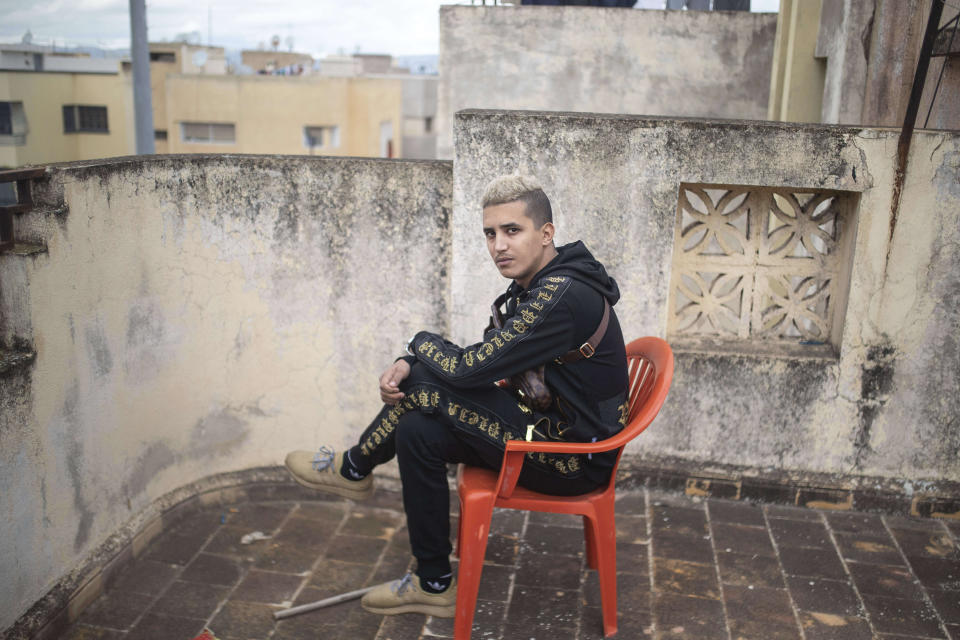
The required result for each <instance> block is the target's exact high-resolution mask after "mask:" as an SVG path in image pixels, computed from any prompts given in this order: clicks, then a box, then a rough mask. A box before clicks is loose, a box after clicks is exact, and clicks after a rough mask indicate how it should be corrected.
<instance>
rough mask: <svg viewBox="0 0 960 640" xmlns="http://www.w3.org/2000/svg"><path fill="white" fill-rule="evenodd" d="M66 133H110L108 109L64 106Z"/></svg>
mask: <svg viewBox="0 0 960 640" xmlns="http://www.w3.org/2000/svg"><path fill="white" fill-rule="evenodd" d="M63 132H64V133H109V132H110V131H109V129H108V128H107V108H106V107H91V106H87V105H78V104H65V105H63Z"/></svg>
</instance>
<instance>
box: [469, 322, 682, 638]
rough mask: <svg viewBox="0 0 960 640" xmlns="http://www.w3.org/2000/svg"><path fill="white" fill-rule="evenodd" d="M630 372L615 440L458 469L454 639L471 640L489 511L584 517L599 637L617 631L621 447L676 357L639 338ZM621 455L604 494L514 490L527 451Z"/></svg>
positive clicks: (538, 447) (662, 395)
mask: <svg viewBox="0 0 960 640" xmlns="http://www.w3.org/2000/svg"><path fill="white" fill-rule="evenodd" d="M627 361H628V364H629V367H630V368H629V372H630V395H629V402H630V413H629V418H628V420H629V421H628V423H627V425H626V427H624V429H623V430H622V431H620V433H618V434H617V435H615V436H613V437H612V438H608V439H607V440H603V441H600V442H593V443H590V442H587V443H582V442H536V441H534V442H526V441H525V440H511V441H509V442H507V446H506V452H505V454H504V457H503V465H502V466H501V468H500V473H499V475H498V474H497V473H496V472H495V471H490V470H488V469H482V468H479V467H468V466H465V465H460V469H459V474H458V491H459V494H460V529H459V533H458V535H457V555H459V556H460V568H459V570H458V573H457V612H456V618H455V620H454V636H453V637H454V638H455V640H468V639H469V638H470V629H471V627H472V625H473V611H474V606H475V605H476V601H477V592H478V591H479V589H480V574H481V572H482V571H483V557H484V554H485V553H486V550H487V534H488V533H489V531H490V517H491V516H492V515H493V508H494V507H503V508H508V509H523V510H527V511H547V512H551V513H572V514H579V515H581V516H583V532H584V538H585V543H586V549H587V563H588V564H589V566H590V568H591V569H596V570H597V572H598V574H599V578H600V596H601V599H602V601H603V634H604V637H610V636H612V635H614V634H615V633H616V632H617V530H616V526H615V524H614V500H615V497H616V494H615V491H614V485H615V483H616V476H617V466H619V464H620V455H621V454H622V453H623V446H624V445H626V444H627V443H628V442H630V441H631V440H633V439H634V438H635V437H637V435H639V434H640V432H642V431H643V430H644V429H646V428H647V426H648V425H649V424H650V423H651V422H652V421H653V419H654V418H655V417H656V415H657V413H658V412H659V411H660V407H661V406H663V402H664V400H665V399H666V397H667V391H668V390H669V388H670V382H671V380H672V379H673V352H672V351H671V350H670V345H668V344H667V343H666V342H664V341H663V340H661V339H660V338H653V337H648V338H639V339H637V340H634V341H633V342H631V343H630V344H629V345H627ZM612 449H620V453H619V454H618V455H617V462H616V465H615V466H614V468H613V473H612V474H611V476H610V482H609V484H607V486H606V487H603V488H600V489H597V490H595V491H592V492H590V493H587V494H584V495H579V496H551V495H545V494H542V493H536V492H534V491H530V490H528V489H524V488H523V487H517V480H518V478H519V477H520V469H521V468H522V466H523V460H524V458H525V456H526V454H527V452H530V451H535V452H541V451H542V452H544V453H600V452H602V451H610V450H612Z"/></svg>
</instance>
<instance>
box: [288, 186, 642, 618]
mask: <svg viewBox="0 0 960 640" xmlns="http://www.w3.org/2000/svg"><path fill="white" fill-rule="evenodd" d="M482 204H483V233H484V235H485V236H486V239H487V250H488V251H489V252H490V257H491V258H493V261H494V263H495V264H496V266H497V269H499V271H500V273H501V274H502V275H503V276H504V277H505V278H509V279H512V280H513V282H511V283H510V286H509V287H508V288H507V291H506V294H505V295H504V296H503V297H501V299H500V300H505V302H506V305H505V311H504V313H503V319H502V324H501V325H500V326H501V327H502V328H495V327H494V326H491V327H489V328H488V329H487V330H486V331H485V332H484V334H483V339H482V340H481V341H480V342H477V343H476V344H472V345H470V346H467V347H459V346H457V345H455V344H453V343H451V342H449V341H447V340H445V339H444V338H442V337H440V336H438V335H436V334H433V333H428V332H426V331H421V332H420V333H418V334H416V336H414V337H413V339H412V340H411V341H410V342H409V344H408V345H407V351H408V353H409V354H410V355H406V356H403V357H402V358H400V359H398V360H397V361H396V362H394V363H393V365H392V366H390V368H388V369H387V370H386V371H385V372H384V373H383V375H382V376H381V377H380V397H381V398H382V399H383V401H384V403H386V404H385V405H384V407H383V409H382V410H381V411H380V413H379V414H378V415H377V417H376V418H375V419H374V420H373V422H371V423H370V426H369V427H367V429H366V431H364V432H363V434H362V435H361V436H360V440H359V442H358V443H357V444H356V446H354V447H353V448H351V449H349V450H347V451H346V452H334V451H333V450H332V449H329V448H327V447H321V449H320V453H318V454H314V453H313V452H309V451H295V452H292V453H290V454H289V455H288V456H287V460H286V465H287V468H288V469H289V470H290V472H291V473H292V474H293V477H294V478H295V479H296V480H297V482H299V483H300V484H302V485H305V486H307V487H312V488H315V489H319V490H322V491H328V492H332V493H336V494H338V495H342V496H346V497H348V498H353V499H358V500H359V499H363V498H365V497H367V496H369V495H370V494H371V493H372V491H373V476H372V475H371V472H372V471H373V469H374V467H376V466H377V465H379V464H383V463H384V462H387V461H388V460H390V459H392V458H393V457H394V455H396V456H397V462H398V464H399V467H400V479H401V481H402V483H403V507H404V510H405V511H406V514H407V527H408V529H409V534H410V546H411V547H412V551H413V555H414V557H415V558H416V560H417V568H416V572H415V574H413V575H408V576H405V577H404V578H403V579H402V580H399V581H394V582H392V583H386V584H384V585H380V586H379V587H377V588H376V589H375V590H373V591H371V592H370V593H367V594H366V595H365V596H364V598H363V601H362V603H363V606H364V608H365V609H367V610H368V611H372V612H374V613H379V614H394V613H405V612H418V613H424V614H428V615H434V616H440V617H453V615H454V609H455V604H456V585H455V584H454V583H453V576H452V572H451V568H450V552H451V545H450V513H449V494H448V485H447V463H451V462H465V463H467V464H471V465H477V466H483V467H488V468H490V469H499V468H500V463H501V461H502V459H503V450H504V446H505V443H506V442H507V441H508V440H517V439H524V438H526V437H528V435H532V438H533V439H535V440H566V441H578V442H590V441H596V440H603V439H605V438H608V437H610V436H612V435H614V434H615V433H617V432H618V431H620V430H621V429H622V428H623V425H624V423H625V421H626V409H627V405H626V392H627V385H628V382H627V360H626V354H625V349H624V344H623V335H622V334H621V331H620V325H619V322H618V321H617V317H616V314H614V313H613V311H612V309H610V305H613V304H615V303H616V302H617V300H618V299H619V297H620V292H619V290H618V289H617V284H616V282H615V281H614V280H613V278H611V277H610V276H608V275H607V273H606V271H605V270H604V268H603V265H601V264H600V263H599V262H597V261H596V260H594V258H593V256H592V255H590V252H589V251H587V248H586V247H585V246H584V245H583V243H581V242H575V243H572V244H568V245H565V246H562V247H559V248H557V247H555V246H554V243H553V236H554V225H553V221H552V212H551V209H550V201H549V200H548V199H547V196H546V194H544V192H543V190H542V189H541V188H540V186H539V184H537V183H536V182H535V181H534V180H533V179H532V178H529V177H524V176H503V177H500V178H497V179H495V180H494V181H493V182H491V183H490V184H489V185H488V186H487V189H486V192H485V194H484V196H483V203H482ZM500 300H498V303H499V302H500ZM540 365H543V374H544V378H545V382H546V387H547V388H549V390H550V392H551V395H552V398H551V399H550V403H549V405H548V406H546V407H545V408H543V409H542V410H539V409H533V408H531V407H530V406H528V405H534V404H535V403H534V402H533V399H532V398H530V397H525V396H522V395H520V394H519V393H517V392H516V391H515V390H513V389H511V388H502V387H498V386H496V385H495V382H496V381H498V380H501V379H504V378H509V377H511V376H514V375H516V374H520V373H521V372H523V371H526V370H529V369H536V368H538V367H539V366H540ZM541 406H542V405H541ZM528 425H529V426H530V427H531V429H530V430H528ZM615 458H616V452H608V453H604V454H598V455H592V456H590V455H553V454H551V455H546V454H539V455H533V454H531V455H530V456H529V457H528V459H527V460H526V461H525V463H524V466H523V471H522V473H521V475H520V484H521V485H523V486H525V487H527V488H530V489H533V490H535V491H539V492H543V493H548V494H554V495H579V494H583V493H587V492H589V491H592V490H593V489H595V488H597V487H599V486H601V485H603V484H605V483H606V482H607V481H608V480H609V478H610V472H611V468H612V467H613V464H614V461H615Z"/></svg>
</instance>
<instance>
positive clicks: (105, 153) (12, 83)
mask: <svg viewBox="0 0 960 640" xmlns="http://www.w3.org/2000/svg"><path fill="white" fill-rule="evenodd" d="M132 123H133V90H132V84H131V79H130V77H129V75H126V74H123V73H122V71H121V69H120V61H119V60H117V59H109V58H91V57H89V56H85V55H78V54H71V53H60V52H55V51H53V50H52V49H50V48H49V47H40V46H36V45H29V44H18V45H0V167H19V166H22V165H26V164H42V163H46V162H57V161H65V160H81V159H87V158H103V157H109V156H123V155H128V154H131V153H133V152H134V134H133V125H132Z"/></svg>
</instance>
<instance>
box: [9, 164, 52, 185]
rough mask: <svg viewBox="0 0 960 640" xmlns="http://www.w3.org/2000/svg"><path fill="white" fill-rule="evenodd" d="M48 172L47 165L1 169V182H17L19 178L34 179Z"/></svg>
mask: <svg viewBox="0 0 960 640" xmlns="http://www.w3.org/2000/svg"><path fill="white" fill-rule="evenodd" d="M46 172H47V169H46V167H27V168H24V169H6V170H4V171H0V182H17V181H19V180H33V179H34V178H42V177H43V175H44V174H45V173H46Z"/></svg>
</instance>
